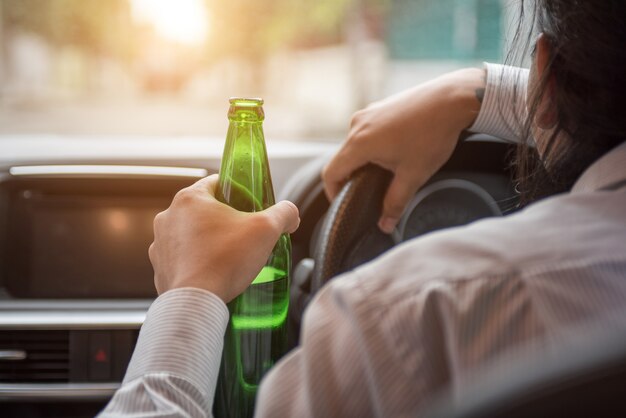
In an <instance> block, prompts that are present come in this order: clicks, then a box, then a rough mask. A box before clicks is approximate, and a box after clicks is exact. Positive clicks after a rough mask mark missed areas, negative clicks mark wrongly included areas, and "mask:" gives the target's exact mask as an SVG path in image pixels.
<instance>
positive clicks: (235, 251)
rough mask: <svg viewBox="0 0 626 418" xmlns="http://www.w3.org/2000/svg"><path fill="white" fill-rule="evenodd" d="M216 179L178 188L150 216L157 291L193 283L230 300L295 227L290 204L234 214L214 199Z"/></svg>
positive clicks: (190, 285) (297, 222)
mask: <svg viewBox="0 0 626 418" xmlns="http://www.w3.org/2000/svg"><path fill="white" fill-rule="evenodd" d="M217 182H218V176H217V175H212V176H209V177H206V178H204V179H202V180H199V181H198V182H196V183H195V184H194V185H192V186H190V187H187V188H185V189H183V190H181V191H180V192H178V194H177V195H176V197H175V198H174V200H173V201H172V204H171V205H170V207H169V208H168V209H167V210H165V211H164V212H161V213H159V214H158V215H157V216H156V218H155V219H154V242H153V243H152V245H151V246H150V249H149V255H150V261H151V262H152V266H153V267H154V282H155V285H156V288H157V291H158V292H159V294H161V293H164V292H166V291H168V290H171V289H175V288H181V287H197V288H201V289H206V290H209V291H211V292H213V293H214V294H216V295H217V296H219V297H220V298H221V299H222V300H224V301H225V302H229V301H230V300H232V299H233V298H235V297H236V296H238V295H239V294H240V293H242V292H243V291H244V290H245V289H246V288H247V287H248V286H249V285H250V283H251V282H252V280H254V278H255V277H256V275H257V274H258V273H259V271H260V270H261V268H262V267H263V266H264V265H265V263H266V262H267V259H268V257H269V256H270V254H271V252H272V249H273V248H274V245H275V244H276V241H277V240H278V238H279V237H280V235H281V234H283V233H286V232H287V233H291V232H294V231H295V230H296V229H297V228H298V224H299V222H300V220H299V217H298V209H297V208H296V206H295V205H294V204H293V203H291V202H287V201H283V202H279V203H277V204H276V205H274V206H271V207H269V208H268V209H266V210H264V211H260V212H255V213H244V212H239V211H237V210H235V209H233V208H231V207H229V206H227V205H225V204H223V203H221V202H219V201H218V200H217V199H216V198H215V191H216V187H217Z"/></svg>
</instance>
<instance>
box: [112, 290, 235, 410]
mask: <svg viewBox="0 0 626 418" xmlns="http://www.w3.org/2000/svg"><path fill="white" fill-rule="evenodd" d="M228 318H229V314H228V308H227V307H226V305H225V304H224V302H223V301H222V300H221V299H220V298H219V297H217V296H216V295H214V294H213V293H211V292H209V291H206V290H202V289H196V288H182V289H175V290H170V291H168V292H165V293H163V294H162V295H161V296H159V297H158V298H157V299H156V300H155V301H154V302H153V303H152V305H151V306H150V309H149V310H148V313H147V315H146V320H145V321H144V324H143V326H142V327H141V332H140V333H139V339H138V340H137V346H136V347H135V352H134V353H133V356H132V359H131V361H130V364H129V366H128V370H127V371H126V376H125V377H124V383H128V382H130V381H132V380H135V379H138V378H141V377H143V376H145V375H149V374H156V373H167V374H171V375H175V376H178V377H180V378H183V379H185V380H187V381H188V382H189V383H191V384H192V385H194V386H195V387H196V388H197V389H198V390H199V391H200V392H201V393H202V394H203V396H205V397H207V398H213V394H214V392H215V385H216V381H217V375H218V372H219V367H220V362H221V355H222V348H223V344H224V333H225V331H226V326H227V325H228Z"/></svg>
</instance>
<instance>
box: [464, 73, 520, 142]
mask: <svg viewBox="0 0 626 418" xmlns="http://www.w3.org/2000/svg"><path fill="white" fill-rule="evenodd" d="M485 68H486V70H487V83H486V86H485V96H484V97H483V103H482V106H481V107H480V112H479V113H478V116H477V117H476V121H475V122H474V124H473V125H472V126H471V127H470V128H469V131H470V132H475V133H483V134H488V135H493V136H496V137H498V138H502V139H505V140H508V141H513V142H517V141H519V140H520V138H521V135H522V132H521V131H522V127H523V125H524V120H525V119H526V114H527V110H526V92H527V89H528V73H529V72H528V70H527V69H523V68H518V67H511V66H506V65H500V64H490V63H485Z"/></svg>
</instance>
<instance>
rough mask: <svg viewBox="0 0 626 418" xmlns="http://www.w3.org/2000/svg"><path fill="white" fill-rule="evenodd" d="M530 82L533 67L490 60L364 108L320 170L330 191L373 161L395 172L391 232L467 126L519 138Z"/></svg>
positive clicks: (387, 224)
mask: <svg viewBox="0 0 626 418" xmlns="http://www.w3.org/2000/svg"><path fill="white" fill-rule="evenodd" d="M527 81H528V71H527V70H522V69H518V68H515V67H506V66H502V65H493V64H487V65H486V67H485V68H484V69H477V68H468V69H464V70H459V71H455V72H452V73H449V74H445V75H443V76H441V77H438V78H436V79H434V80H431V81H429V82H427V83H423V84H420V85H418V86H416V87H414V88H412V89H409V90H406V91H404V92H402V93H399V94H396V95H394V96H391V97H389V98H387V99H385V100H382V101H380V102H377V103H374V104H372V105H370V106H369V107H367V108H366V109H363V110H360V111H358V112H357V113H355V115H354V116H353V118H352V123H351V126H350V132H349V133H348V137H347V139H346V141H345V142H344V143H343V145H342V146H341V148H340V149H339V151H338V152H337V153H336V154H335V156H334V157H333V159H332V160H331V161H330V162H329V163H328V165H327V166H326V167H325V168H324V171H323V172H322V178H323V179H324V188H325V191H326V195H327V196H328V198H329V199H330V200H332V199H334V197H335V196H336V195H337V193H338V192H339V190H341V187H342V186H343V184H344V183H345V182H346V180H347V179H348V178H349V177H350V175H351V174H352V173H353V172H354V171H355V170H357V169H358V168H359V167H361V166H364V165H366V164H367V163H374V164H377V165H379V166H381V167H383V168H386V169H387V170H389V171H391V172H393V174H394V177H393V180H392V181H391V184H390V185H389V188H388V190H387V193H386V195H385V198H384V200H383V213H382V215H381V217H380V220H379V222H378V225H379V227H380V229H381V230H382V231H383V232H385V233H391V232H392V231H393V228H394V227H395V225H396V224H397V223H398V221H399V219H400V216H401V215H402V212H403V211H404V209H405V207H406V205H407V204H408V203H409V201H410V200H411V198H412V197H413V196H414V195H415V193H416V192H417V190H418V189H420V188H421V187H422V185H424V184H425V183H426V181H428V179H429V178H430V177H431V176H432V175H433V174H435V172H437V171H438V170H439V169H440V168H441V167H442V166H443V164H445V162H446V161H447V160H448V159H449V158H450V156H451V155H452V152H453V151H454V148H455V147H456V144H457V142H458V138H459V135H460V134H461V132H463V131H464V130H468V129H469V130H472V131H473V132H481V133H487V134H492V135H496V136H499V137H502V138H505V139H509V140H515V139H517V137H518V136H519V132H518V131H519V129H518V128H516V126H517V125H519V124H516V122H519V121H522V120H523V118H524V114H525V109H526V86H527ZM511 99H515V101H514V102H513V101H512V100H511Z"/></svg>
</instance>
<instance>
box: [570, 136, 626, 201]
mask: <svg viewBox="0 0 626 418" xmlns="http://www.w3.org/2000/svg"><path fill="white" fill-rule="evenodd" d="M623 181H626V142H623V143H622V144H620V145H618V146H617V147H615V148H614V149H612V150H611V151H609V152H608V153H606V154H604V155H603V156H602V157H600V158H599V159H598V160H596V161H595V162H594V163H593V164H591V165H590V166H589V167H588V168H587V169H586V170H585V171H584V172H583V174H582V175H581V176H580V178H579V179H578V180H577V181H576V183H575V184H574V187H573V188H572V193H585V192H593V191H596V190H599V189H602V188H604V187H610V186H611V185H615V184H617V183H620V182H623Z"/></svg>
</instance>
